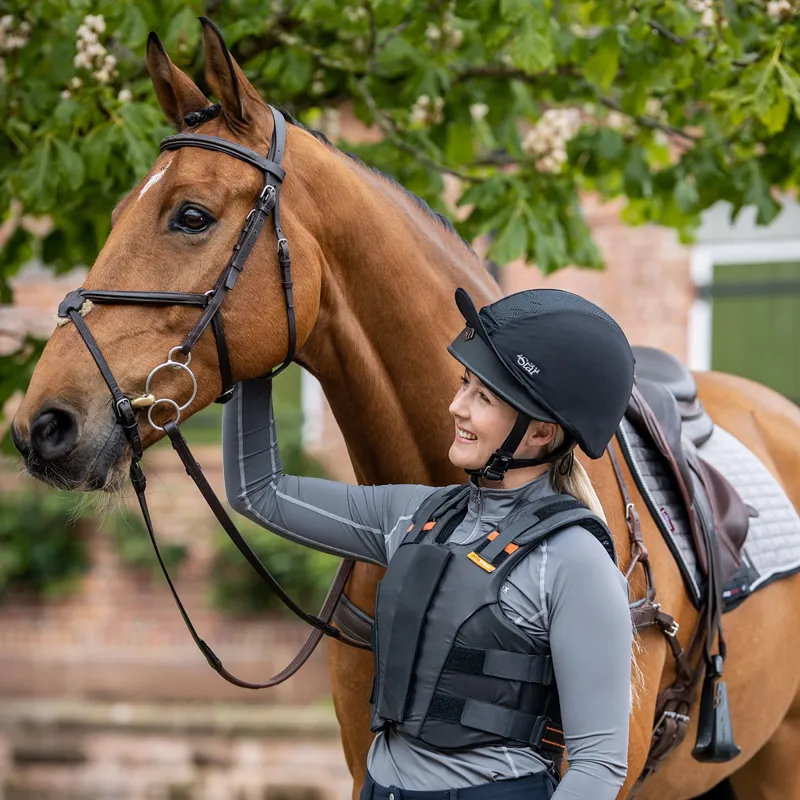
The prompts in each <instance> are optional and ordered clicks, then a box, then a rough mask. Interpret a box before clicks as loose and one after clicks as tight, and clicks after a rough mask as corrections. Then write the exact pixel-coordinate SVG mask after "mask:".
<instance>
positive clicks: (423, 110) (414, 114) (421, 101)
mask: <svg viewBox="0 0 800 800" xmlns="http://www.w3.org/2000/svg"><path fill="white" fill-rule="evenodd" d="M430 104H431V98H430V97H428V95H427V94H421V95H420V96H419V97H418V98H417V99H416V100H415V101H414V105H413V106H411V115H410V116H409V122H410V123H411V124H412V125H424V124H425V122H426V121H427V119H428V109H429V107H430Z"/></svg>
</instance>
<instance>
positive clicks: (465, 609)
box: [370, 486, 616, 762]
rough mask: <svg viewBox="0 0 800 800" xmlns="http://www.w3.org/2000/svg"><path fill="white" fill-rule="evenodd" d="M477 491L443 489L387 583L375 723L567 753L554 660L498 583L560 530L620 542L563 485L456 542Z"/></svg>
mask: <svg viewBox="0 0 800 800" xmlns="http://www.w3.org/2000/svg"><path fill="white" fill-rule="evenodd" d="M468 498H469V487H468V486H462V487H456V488H455V489H453V488H452V487H451V488H449V489H442V490H438V491H436V492H434V493H433V494H432V495H431V496H430V497H429V498H428V499H427V500H426V501H425V503H423V504H422V506H421V507H420V508H419V509H418V510H417V513H416V515H415V517H414V521H413V522H412V524H411V527H410V528H409V529H408V532H407V534H406V537H405V539H404V540H403V543H402V544H401V545H400V547H399V548H398V550H397V552H396V553H395V555H394V556H393V558H392V559H391V561H390V562H389V567H388V569H387V571H386V574H385V576H384V578H383V580H382V581H381V582H380V584H379V586H378V599H377V603H376V611H375V625H374V626H373V642H372V644H373V650H374V654H375V680H374V683H373V689H372V697H371V698H370V702H371V703H372V726H371V727H372V730H373V731H378V730H381V729H382V728H384V727H385V726H387V725H391V726H392V727H393V728H394V730H396V731H398V732H400V733H403V734H405V735H407V736H411V737H414V738H415V739H418V740H420V741H422V742H424V743H425V744H428V745H430V746H432V747H436V748H437V749H440V750H464V749H470V748H474V747H482V746H487V745H506V744H514V745H517V746H519V745H520V744H522V745H527V746H529V747H532V748H534V749H535V750H537V751H538V752H541V754H542V755H543V756H544V757H545V758H547V759H549V760H551V761H555V762H558V761H559V760H560V757H561V755H562V754H563V752H564V734H563V730H562V728H561V715H560V711H559V704H558V691H557V687H556V683H555V677H554V674H553V665H552V658H551V657H550V654H549V652H547V651H545V650H544V649H542V648H541V647H540V646H537V645H536V644H535V643H534V642H532V641H531V640H530V639H529V638H528V637H527V636H525V635H524V634H523V633H522V631H520V630H519V629H518V628H517V627H516V626H515V625H513V624H512V623H511V622H510V621H509V620H508V619H506V617H505V615H504V614H503V612H502V610H501V608H500V601H499V595H500V589H501V586H502V584H503V582H504V580H505V578H506V576H507V575H508V573H509V572H510V571H511V570H512V569H513V568H514V567H515V566H516V565H517V564H518V563H519V562H520V561H521V559H523V558H525V556H526V555H527V554H528V553H530V552H531V550H532V549H533V548H535V547H537V546H538V545H539V544H541V543H542V542H543V541H544V540H545V539H546V538H547V537H549V536H552V535H554V534H555V533H556V532H557V531H558V530H560V529H562V528H565V527H568V526H571V525H581V526H582V527H584V528H586V529H587V530H588V531H590V532H591V533H592V534H593V535H594V536H596V537H597V539H598V540H599V541H600V542H601V543H602V544H603V546H604V547H605V548H606V550H607V551H608V553H609V555H610V556H611V558H612V559H614V561H615V562H616V554H615V550H614V541H613V539H612V537H611V533H610V532H609V530H608V528H607V527H606V525H605V523H604V522H603V521H602V520H601V519H600V518H598V517H596V516H594V515H593V514H592V513H591V512H590V511H589V510H588V509H587V508H586V507H585V506H583V505H582V504H581V503H579V502H578V501H577V500H574V499H573V498H569V497H564V496H558V495H556V496H552V497H547V498H544V499H540V500H537V501H535V502H532V503H528V504H526V505H524V506H522V507H521V508H519V509H515V510H514V511H513V512H512V513H511V514H510V515H509V516H508V517H506V518H505V519H504V520H503V521H502V522H500V523H499V525H498V526H497V528H496V530H494V531H492V533H490V534H489V535H488V537H486V538H484V539H483V540H481V541H479V542H472V543H470V544H461V545H459V544H450V543H449V542H448V541H447V540H448V538H449V536H450V535H451V534H452V532H453V531H454V530H455V528H456V527H457V526H458V525H459V523H460V522H461V521H462V520H463V518H464V516H465V514H466V509H467V502H468Z"/></svg>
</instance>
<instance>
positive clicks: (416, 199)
mask: <svg viewBox="0 0 800 800" xmlns="http://www.w3.org/2000/svg"><path fill="white" fill-rule="evenodd" d="M221 110H222V109H221V108H220V106H219V104H216V103H215V104H214V105H212V106H209V107H208V108H203V109H201V110H199V111H192V112H190V113H189V114H187V115H186V116H185V117H184V122H185V123H186V125H188V126H189V127H195V126H196V125H199V124H200V123H201V122H206V121H207V120H210V119H213V118H214V117H216V116H218V115H219V113H220V111H221ZM278 110H279V111H280V112H281V114H283V116H284V118H285V119H286V121H287V122H288V123H289V124H290V125H294V127H295V128H299V129H300V130H303V131H305V132H306V133H308V134H311V136H313V137H314V138H315V139H316V140H317V141H318V142H321V143H322V144H324V145H325V146H326V147H329V148H330V149H331V150H334V151H336V152H337V153H342V155H345V156H347V157H348V158H349V159H350V160H352V161H354V162H355V163H356V164H358V166H360V167H362V168H363V169H365V170H367V171H369V172H371V173H372V174H373V175H377V176H378V177H380V178H381V179H382V180H385V181H386V182H387V183H389V184H390V185H391V186H393V187H394V188H395V189H398V190H399V191H401V192H402V193H403V194H404V195H405V196H406V197H408V198H409V199H410V200H411V202H412V203H413V204H414V205H415V206H416V207H417V208H418V209H419V210H420V211H422V212H424V213H425V214H426V215H427V216H429V217H430V218H431V219H433V220H435V221H436V222H438V223H439V224H440V225H441V226H442V227H443V228H444V229H445V230H446V231H448V232H449V233H452V234H453V235H455V236H458V238H459V239H460V240H461V242H462V243H463V244H464V246H465V247H466V248H467V249H468V250H469V251H470V253H473V254H474V255H477V254H476V253H475V251H474V250H473V249H472V245H471V244H470V243H469V242H468V241H467V240H466V239H464V237H463V236H460V235H459V233H458V231H457V230H456V229H455V228H454V227H453V223H452V222H450V220H449V219H447V217H445V216H444V215H443V214H440V213H439V212H438V211H434V210H433V209H432V208H431V207H430V206H429V205H428V204H427V203H426V202H425V200H423V199H422V198H421V197H420V196H419V195H416V194H414V192H412V191H410V190H409V189H406V187H405V186H403V184H402V183H400V181H398V180H397V179H396V178H393V177H392V176H391V175H387V174H386V173H385V172H382V171H381V170H379V169H377V167H372V166H370V165H369V164H366V163H364V161H363V160H362V159H360V158H359V157H358V156H357V155H354V154H353V153H349V152H347V150H342V149H341V148H339V147H337V146H336V145H335V144H334V143H333V142H332V141H331V140H330V139H329V138H328V137H327V136H326V135H325V134H324V133H323V132H322V131H318V130H315V129H314V128H309V127H307V126H306V125H303V123H302V122H300V121H299V120H297V119H295V118H294V116H292V114H291V112H289V111H287V110H286V109H285V108H282V107H278Z"/></svg>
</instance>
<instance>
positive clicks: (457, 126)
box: [0, 0, 800, 296]
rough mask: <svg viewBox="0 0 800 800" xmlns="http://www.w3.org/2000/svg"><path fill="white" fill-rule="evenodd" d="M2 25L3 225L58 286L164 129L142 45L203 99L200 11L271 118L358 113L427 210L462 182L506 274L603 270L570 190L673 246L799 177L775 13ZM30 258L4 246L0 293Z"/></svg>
mask: <svg viewBox="0 0 800 800" xmlns="http://www.w3.org/2000/svg"><path fill="white" fill-rule="evenodd" d="M0 9H2V10H3V11H4V12H5V13H6V16H5V17H3V18H2V19H3V22H2V23H0V24H1V25H2V28H0V55H1V56H2V59H3V61H2V63H3V67H2V70H0V108H2V110H3V113H2V116H0V164H1V165H2V167H0V179H1V180H0V210H4V211H5V212H7V211H8V209H9V208H10V205H11V201H12V199H16V200H17V201H19V202H21V203H22V208H23V210H24V211H25V212H26V213H30V214H49V215H50V216H51V217H52V219H53V229H52V232H51V233H50V234H49V235H48V236H47V237H46V238H45V239H44V241H43V243H42V246H41V255H42V257H43V258H44V260H45V261H46V262H47V263H51V264H53V265H55V266H56V267H57V268H68V267H70V266H72V265H74V264H76V263H91V262H92V260H93V259H94V256H95V255H96V253H97V251H98V249H99V247H100V245H101V244H102V242H103V241H104V239H105V236H106V234H107V233H108V228H109V210H110V207H111V206H112V204H113V203H114V202H115V201H116V200H117V199H118V198H119V197H120V195H121V194H122V193H123V192H125V191H126V190H128V189H129V188H130V187H131V185H132V184H133V183H134V181H136V180H138V179H139V178H141V176H142V175H143V174H144V173H145V172H146V171H147V170H148V169H149V166H150V163H151V162H152V160H153V157H154V156H155V153H156V148H157V143H158V141H159V139H160V138H161V137H162V136H163V135H164V134H165V133H167V132H168V131H167V127H166V123H165V121H164V119H163V117H162V115H161V113H160V111H159V110H158V108H157V106H156V104H155V100H154V94H153V91H152V88H151V86H150V82H149V79H148V78H147V73H146V70H145V66H144V49H145V40H146V36H147V32H148V31H149V30H150V29H156V30H158V31H159V33H160V34H161V36H162V38H163V40H164V43H165V45H166V47H167V49H168V50H169V52H170V53H171V55H172V57H173V59H174V60H175V61H176V63H177V64H178V65H179V66H181V67H182V68H184V69H185V70H187V71H188V72H189V73H190V74H192V75H193V77H195V78H196V79H197V80H198V81H200V80H202V78H201V74H202V52H201V47H200V28H199V25H198V23H197V21H196V17H197V15H199V14H203V13H211V14H212V16H213V17H214V19H215V20H216V21H217V22H218V23H219V24H220V25H221V27H222V29H223V32H224V33H225V35H226V37H227V41H228V44H229V45H230V46H231V48H232V51H233V53H234V55H235V56H236V58H237V59H238V60H239V61H240V63H241V64H242V65H243V67H244V68H245V70H246V72H247V73H248V75H249V76H250V78H251V79H252V80H253V82H254V83H255V85H256V86H257V87H258V88H259V89H260V90H261V91H262V93H263V94H264V96H265V97H267V98H268V99H269V100H270V101H271V102H273V103H278V104H281V105H284V106H287V107H289V108H290V109H291V110H293V111H294V112H295V113H297V114H298V115H299V116H300V117H301V118H303V119H304V120H305V121H307V122H309V123H312V124H313V123H314V122H315V121H317V122H318V121H319V120H320V118H321V116H322V112H323V111H324V110H325V109H328V108H330V107H334V106H337V105H339V104H340V103H341V102H342V101H345V100H349V99H354V100H355V110H356V113H357V114H358V115H359V116H360V117H361V118H362V119H363V120H364V121H366V122H368V123H372V124H376V125H378V126H379V127H380V128H381V129H382V130H383V132H384V133H385V139H384V141H382V142H381V143H378V144H371V145H369V146H365V147H360V148H354V149H356V150H358V151H360V152H361V154H362V155H364V157H365V158H367V159H368V160H369V161H370V162H371V163H374V164H376V165H377V166H379V167H380V168H382V169H385V170H387V171H388V172H390V173H392V174H394V175H396V176H397V177H398V178H399V179H400V180H401V181H402V182H403V183H405V184H406V185H407V186H409V188H411V189H413V190H415V191H417V192H418V193H420V194H421V195H422V196H423V197H425V198H426V199H427V200H429V201H430V202H431V203H432V204H433V205H435V206H441V203H442V201H441V198H440V195H441V190H442V175H443V174H447V173H451V174H455V175H457V176H459V177H460V178H461V179H462V186H463V188H464V194H463V195H462V196H461V199H460V203H461V204H462V205H464V206H466V207H467V208H468V209H469V210H470V213H469V214H468V216H467V217H466V219H465V220H463V221H462V222H461V223H460V228H461V230H462V232H463V233H464V235H465V236H467V237H469V238H473V237H475V236H477V235H478V234H482V233H487V232H497V236H496V239H495V242H494V245H493V248H492V253H491V254H492V256H493V257H494V258H495V259H496V260H497V261H499V262H501V263H505V262H507V261H509V260H511V259H514V258H517V257H519V256H523V255H524V256H526V257H527V258H528V259H529V260H531V261H535V262H537V263H538V264H539V266H540V267H541V268H542V269H543V270H544V271H546V272H547V271H550V270H552V269H556V268H558V267H561V266H564V265H565V264H568V263H576V264H583V265H588V266H598V265H599V255H598V252H597V249H596V247H595V246H594V244H593V242H592V240H591V236H590V234H589V232H588V231H587V229H586V226H585V224H584V222H583V220H582V217H581V214H580V210H579V208H578V203H577V198H578V191H579V190H580V189H584V188H586V189H593V190H596V191H598V192H600V193H601V194H602V195H603V196H605V197H614V196H617V195H624V196H625V197H627V198H628V201H627V211H626V216H627V218H628V220H629V221H631V222H645V221H654V222H658V223H661V224H664V225H670V226H674V227H676V228H678V229H679V230H681V231H682V232H683V233H685V234H688V233H689V232H690V231H691V229H692V227H693V226H695V225H696V224H697V221H698V215H699V213H700V211H702V210H703V209H704V208H707V207H708V206H709V205H711V204H712V203H714V202H716V201H717V200H720V199H726V200H729V201H730V202H731V203H732V204H733V206H734V210H735V211H738V210H739V208H741V207H742V205H744V204H752V205H755V206H756V207H757V209H758V219H759V222H762V223H766V222H769V221H770V220H771V219H772V218H773V217H774V216H775V214H776V213H777V211H778V205H777V203H776V202H775V200H774V199H773V196H772V194H771V192H770V189H771V187H780V188H783V189H788V188H791V187H793V186H794V185H795V183H796V181H797V173H798V163H800V155H799V153H800V145H798V144H797V142H798V140H800V137H798V136H797V133H798V127H799V125H800V118H799V117H798V114H799V113H800V73H798V71H797V66H796V65H797V58H798V54H799V53H800V37H799V36H798V26H797V24H796V20H795V18H794V12H793V6H792V5H791V3H789V2H785V1H784V2H770V3H764V2H761V0H757V1H756V0H751V1H748V0H743V1H740V2H733V1H732V0H714V2H711V0H690V1H689V2H684V0H657V2H656V0H643V1H640V0H637V1H636V2H631V0H624V1H623V0H620V2H616V3H606V2H602V0H588V1H586V2H578V1H577V0H572V1H571V2H559V3H554V2H552V0H448V1H447V2H442V0H391V2H390V1H389V0H357V1H356V2H352V3H341V2H335V0H300V1H299V2H293V3H289V2H285V1H284V0H276V2H272V3H270V2H267V0H238V1H235V2H229V3H219V2H217V1H216V0H206V2H202V1H201V0H162V2H159V3H154V2H151V1H150V0H139V2H132V3H116V2H112V0H97V1H96V2H89V0H36V2H25V3H23V2H21V0H14V2H9V0H4V2H3V3H2V4H0ZM89 14H91V16H89V17H88V18H87V15H89ZM565 111H567V112H569V113H568V114H566V115H564V114H563V113H561V112H565ZM548 112H550V117H549V118H547V114H548ZM553 112H557V113H556V114H554V113H553ZM558 113H561V117H559V116H558ZM35 249H36V245H35V243H34V242H33V240H32V237H31V235H30V234H29V233H27V232H26V231H25V230H23V229H22V228H19V229H18V230H17V232H16V233H15V235H14V236H13V237H12V238H11V241H10V242H9V243H8V244H7V245H6V248H5V251H4V253H3V260H2V275H3V278H4V279H7V278H8V277H9V275H11V274H13V272H14V271H15V270H16V269H17V268H18V267H19V266H20V265H21V264H22V263H24V261H26V260H27V259H28V258H30V256H31V254H32V253H33V252H34V251H35ZM4 292H5V294H6V296H7V295H8V289H7V287H6V288H5V289H4Z"/></svg>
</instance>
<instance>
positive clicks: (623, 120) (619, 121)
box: [606, 111, 629, 130]
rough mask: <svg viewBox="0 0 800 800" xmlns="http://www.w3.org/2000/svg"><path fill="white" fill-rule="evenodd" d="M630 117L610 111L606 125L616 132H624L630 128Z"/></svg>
mask: <svg viewBox="0 0 800 800" xmlns="http://www.w3.org/2000/svg"><path fill="white" fill-rule="evenodd" d="M628 122H629V120H628V117H626V116H625V115H624V114H621V113H620V112H619V111H609V112H608V114H607V115H606V125H608V127H609V128H613V129H614V130H624V129H625V128H627V127H628Z"/></svg>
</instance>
